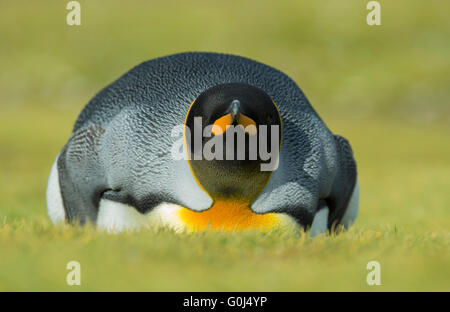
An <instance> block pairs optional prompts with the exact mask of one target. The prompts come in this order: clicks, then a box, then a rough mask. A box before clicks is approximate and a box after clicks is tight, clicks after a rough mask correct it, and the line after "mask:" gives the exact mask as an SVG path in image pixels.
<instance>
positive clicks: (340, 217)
mask: <svg viewBox="0 0 450 312" xmlns="http://www.w3.org/2000/svg"><path fill="white" fill-rule="evenodd" d="M334 139H335V142H336V151H337V157H338V159H337V160H338V171H337V175H336V177H335V180H334V183H333V187H332V190H331V193H330V195H329V197H328V198H327V199H326V200H327V204H328V206H329V208H330V214H329V216H328V228H329V229H330V230H332V229H334V228H335V227H336V226H337V225H343V226H344V227H345V228H348V227H349V226H350V225H351V224H352V223H353V222H354V220H355V219H356V216H357V214H358V207H359V184H358V177H357V168H356V162H355V159H354V157H353V150H352V147H351V146H350V143H349V142H348V140H347V139H346V138H344V137H342V136H340V135H335V136H334Z"/></svg>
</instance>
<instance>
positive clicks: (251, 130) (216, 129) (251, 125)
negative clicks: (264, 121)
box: [212, 114, 257, 135]
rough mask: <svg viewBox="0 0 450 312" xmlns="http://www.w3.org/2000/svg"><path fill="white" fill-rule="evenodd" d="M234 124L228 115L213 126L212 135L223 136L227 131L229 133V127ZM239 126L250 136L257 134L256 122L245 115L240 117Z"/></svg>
mask: <svg viewBox="0 0 450 312" xmlns="http://www.w3.org/2000/svg"><path fill="white" fill-rule="evenodd" d="M232 122H233V121H232V119H231V114H226V115H225V116H222V117H220V118H219V119H217V120H216V121H215V122H214V124H213V129H212V134H214V135H222V134H223V133H224V132H225V131H227V126H231V125H232ZM239 125H241V126H242V127H244V129H245V132H247V133H248V134H249V135H255V134H256V133H257V129H256V122H255V121H254V120H253V119H251V118H250V117H247V116H245V115H244V114H240V115H239Z"/></svg>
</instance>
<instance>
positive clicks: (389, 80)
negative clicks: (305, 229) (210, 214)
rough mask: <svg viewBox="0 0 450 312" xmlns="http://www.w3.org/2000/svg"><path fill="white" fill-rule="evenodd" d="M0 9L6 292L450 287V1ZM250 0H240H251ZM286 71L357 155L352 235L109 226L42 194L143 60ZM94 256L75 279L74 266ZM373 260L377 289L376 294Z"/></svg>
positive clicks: (0, 272) (1, 245)
mask: <svg viewBox="0 0 450 312" xmlns="http://www.w3.org/2000/svg"><path fill="white" fill-rule="evenodd" d="M380 2H381V5H382V25H381V26H372V27H369V26H368V25H367V24H366V23H365V15H366V14H367V10H366V9H365V3H366V2H365V1H348V2H346V3H343V2H342V1H340V2H338V1H285V2H275V1H264V0H262V1H249V2H246V3H245V4H241V2H238V1H227V2H223V3H219V2H211V1H188V2H186V1H184V2H181V1H165V2H155V3H147V4H144V3H142V2H141V1H137V0H135V1H127V2H126V4H124V2H123V1H122V2H120V1H108V2H106V1H80V3H81V6H82V25H81V26H71V27H70V26H67V25H66V24H65V14H66V13H67V11H66V9H65V2H64V1H62V2H56V1H47V0H46V1H39V2H37V1H36V2H33V3H30V2H26V1H1V2H0V291H15V290H63V291H77V290H78V291H79V290H91V291H93V290H152V291H165V290H174V291H183V290H186V291H187V290H194V291H200V290H201V291H220V290H222V291H233V290H243V291H263V290H265V291H309V290H343V291H347V290H357V291H394V290H402V291H414V290H420V291H429V290H439V291H442V290H446V291H449V290H450V265H449V264H450V231H449V229H450V178H449V177H450V105H449V103H450V89H449V88H448V86H449V84H450V59H449V55H450V41H449V40H448V38H449V36H450V22H449V20H448V17H447V15H448V13H447V12H449V11H450V3H447V2H444V1H438V0H436V1H427V2H425V1H407V0H401V1H395V3H393V2H388V1H380ZM238 3H239V5H238ZM193 50H200V51H219V52H228V53H234V54H240V55H244V56H247V57H250V58H253V59H256V60H259V61H261V62H264V63H267V64H269V65H272V66H274V67H277V68H279V69H281V70H282V71H284V72H286V73H287V74H288V75H289V76H291V77H292V78H293V79H294V80H295V81H296V82H297V83H298V84H299V85H300V87H301V88H302V89H303V91H304V92H305V94H306V95H307V97H308V98H309V99H310V101H311V103H312V104H313V106H314V107H315V108H316V110H317V111H318V112H319V114H320V116H321V117H322V118H323V119H324V121H325V122H326V123H327V125H328V126H329V127H330V129H332V131H333V132H335V133H338V134H341V135H343V136H345V137H347V138H348V139H349V140H350V142H351V144H352V146H353V150H354V152H355V157H356V160H357V163H358V170H359V179H360V185H361V207H360V216H359V218H358V219H357V222H356V224H355V225H354V226H353V227H352V228H351V229H350V231H348V232H344V233H340V234H338V235H332V236H321V237H318V238H315V239H311V238H310V237H309V236H308V234H307V233H306V234H305V233H301V232H282V231H279V232H274V233H266V234H261V233H257V232H251V231H250V232H239V233H233V232H227V233H214V232H208V233H194V234H176V233H173V232H172V231H170V230H166V229H151V228H150V229H144V230H142V231H140V232H130V233H122V234H119V235H108V234H106V233H101V232H99V231H96V230H95V229H93V228H89V227H84V228H83V227H72V226H64V225H59V226H54V225H52V224H51V222H50V220H49V219H48V217H47V215H46V206H45V189H46V182H47V178H48V174H49V171H50V167H51V165H52V163H53V161H54V158H55V156H56V155H57V153H58V152H59V150H60V149H61V147H62V146H63V145H64V144H65V142H66V140H67V139H68V137H69V136H70V133H71V129H72V127H73V123H74V121H75V119H76V117H77V115H78V113H79V112H80V110H81V109H82V107H83V106H84V105H85V104H86V103H87V102H88V101H89V99H90V98H91V97H92V96H93V95H94V94H95V93H96V92H98V91H99V90H100V89H101V88H102V87H104V86H106V85H107V84H109V83H110V82H112V81H113V80H115V79H116V78H118V77H119V76H120V75H121V74H123V73H124V72H125V71H127V70H128V69H130V68H131V67H133V66H135V65H137V64H139V63H140V62H142V61H144V60H147V59H150V58H153V57H157V56H162V55H166V54H171V53H175V52H181V51H193ZM71 260H76V261H79V262H80V264H81V272H82V280H81V286H68V285H67V284H66V275H67V273H68V271H67V269H66V264H67V263H68V262H69V261H71ZM372 260H375V261H378V262H379V263H380V266H381V283H382V285H381V286H368V285H367V283H366V275H367V273H368V272H369V271H368V270H367V269H366V265H367V263H368V262H369V261H372Z"/></svg>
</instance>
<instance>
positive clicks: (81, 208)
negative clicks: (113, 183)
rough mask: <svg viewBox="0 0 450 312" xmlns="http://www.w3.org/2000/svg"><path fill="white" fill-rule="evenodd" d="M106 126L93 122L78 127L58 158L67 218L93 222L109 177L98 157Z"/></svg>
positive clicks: (68, 219)
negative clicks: (92, 123)
mask: <svg viewBox="0 0 450 312" xmlns="http://www.w3.org/2000/svg"><path fill="white" fill-rule="evenodd" d="M104 132H105V130H104V129H103V128H102V127H100V126H97V125H91V126H88V127H86V128H81V129H79V130H77V131H76V132H75V133H74V134H73V135H72V136H71V138H70V139H69V141H68V142H67V144H66V145H65V146H64V148H63V150H62V152H61V154H60V155H59V157H58V160H57V169H58V175H59V186H60V192H61V196H62V202H63V205H64V210H65V217H66V220H67V221H68V222H70V223H72V222H79V223H80V224H84V223H86V222H91V223H94V224H95V222H96V220H97V214H98V205H99V202H100V199H101V195H102V193H103V192H104V191H105V190H107V189H108V188H107V181H106V178H105V175H104V170H103V169H102V166H101V162H100V159H99V150H100V144H99V143H100V140H101V138H102V135H103V133H104Z"/></svg>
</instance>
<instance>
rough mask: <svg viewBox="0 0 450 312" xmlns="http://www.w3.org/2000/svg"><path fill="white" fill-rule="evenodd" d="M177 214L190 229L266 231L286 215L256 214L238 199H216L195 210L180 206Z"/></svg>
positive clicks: (279, 222)
mask: <svg viewBox="0 0 450 312" xmlns="http://www.w3.org/2000/svg"><path fill="white" fill-rule="evenodd" d="M178 216H179V218H180V220H181V222H182V223H183V224H184V225H185V226H186V227H187V228H188V230H190V231H199V230H205V229H209V230H225V231H230V230H238V231H239V230H247V229H259V230H263V231H267V230H270V229H273V228H275V227H277V226H279V225H282V223H284V222H283V221H285V220H286V218H289V217H288V216H286V215H283V214H278V213H266V214H257V213H254V212H252V211H251V210H250V207H249V205H248V203H244V202H238V201H216V203H215V204H214V205H213V206H212V207H211V208H210V209H208V210H206V211H202V212H197V211H192V210H190V209H187V208H180V209H179V210H178Z"/></svg>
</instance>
